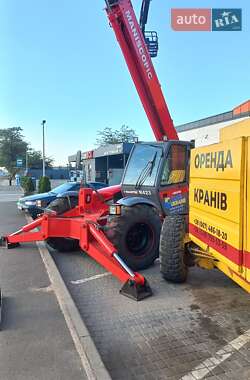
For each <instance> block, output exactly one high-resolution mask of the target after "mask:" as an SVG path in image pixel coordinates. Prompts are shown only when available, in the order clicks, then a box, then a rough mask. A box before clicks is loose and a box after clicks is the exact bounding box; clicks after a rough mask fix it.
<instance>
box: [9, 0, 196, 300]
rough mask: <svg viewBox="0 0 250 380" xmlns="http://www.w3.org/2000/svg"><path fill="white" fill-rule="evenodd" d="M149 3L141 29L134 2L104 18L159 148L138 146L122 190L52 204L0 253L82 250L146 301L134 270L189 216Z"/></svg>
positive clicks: (111, 7) (111, 3)
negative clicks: (22, 248)
mask: <svg viewBox="0 0 250 380" xmlns="http://www.w3.org/2000/svg"><path fill="white" fill-rule="evenodd" d="M149 3H150V0H144V1H143V3H142V8H141V17H140V25H139V23H138V22H137V19H136V16H135V13H134V10H133V7H132V4H131V1H130V0H106V12H107V15H108V19H109V22H110V25H111V27H112V28H113V30H114V32H115V35H116V38H117V40H118V43H119V45H120V47H121V50H122V53H123V55H124V58H125V60H126V63H127V66H128V69H129V71H130V74H131V77H132V79H133V81H134V84H135V87H136V89H137V92H138V94H139V97H140V99H141V102H142V104H143V107H144V109H145V112H146V114H147V117H148V120H149V123H150V125H151V128H152V130H153V132H154V135H155V137H156V140H157V142H150V143H138V144H135V146H134V148H133V150H132V152H131V154H130V157H129V160H128V163H127V166H126V169H125V172H124V176H123V180H122V184H121V185H119V186H113V187H109V188H104V189H101V190H99V191H95V190H92V189H89V188H84V187H83V188H81V190H80V192H79V196H76V195H72V196H67V197H62V198H59V199H57V200H56V201H54V202H52V203H51V205H50V207H49V209H47V210H45V213H44V214H43V215H42V216H41V217H39V218H38V219H37V220H35V221H33V222H32V223H30V224H27V225H25V226H24V227H22V228H21V229H20V230H18V231H16V232H14V233H12V234H10V235H7V236H4V237H3V238H2V245H5V246H6V247H7V248H13V247H16V246H18V245H19V243H24V242H33V241H38V240H44V241H46V242H47V243H48V244H49V245H50V246H51V247H53V248H55V249H57V250H59V251H65V250H72V249H79V247H80V249H81V250H82V251H84V252H85V253H87V254H88V255H89V256H91V257H92V258H93V259H95V260H96V261H97V262H98V263H99V264H101V265H102V266H103V267H105V268H106V269H107V270H108V271H109V272H111V273H112V274H113V275H114V276H116V277H117V278H118V279H119V280H120V281H121V282H122V283H123V286H122V289H121V293H122V294H124V295H126V296H128V297H130V298H133V299H135V300H137V301H138V300H141V299H143V298H145V297H148V296H150V295H151V294H152V291H151V289H150V286H149V284H148V283H147V281H146V279H145V278H144V277H143V276H142V275H141V274H139V273H137V272H134V270H140V269H143V268H146V267H148V266H149V265H151V264H152V263H153V262H154V260H155V259H156V258H157V257H158V255H159V240H160V231H161V224H162V220H163V218H164V217H165V216H166V215H168V214H181V215H183V214H184V215H185V214H186V213H187V207H188V202H187V198H188V178H187V173H188V168H187V165H188V164H187V163H188V161H189V160H188V157H189V152H190V143H188V142H180V141H178V136H177V133H176V130H175V128H174V125H173V122H172V119H171V117H170V114H169V111H168V107H167V104H166V102H165V99H164V96H163V93H162V90H161V86H160V83H159V81H158V78H157V75H156V72H155V70H154V67H153V64H152V61H151V56H152V57H155V56H156V55H157V51H158V38H157V33H156V32H146V31H145V25H146V22H147V15H148V9H149Z"/></svg>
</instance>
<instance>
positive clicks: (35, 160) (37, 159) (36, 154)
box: [28, 148, 54, 169]
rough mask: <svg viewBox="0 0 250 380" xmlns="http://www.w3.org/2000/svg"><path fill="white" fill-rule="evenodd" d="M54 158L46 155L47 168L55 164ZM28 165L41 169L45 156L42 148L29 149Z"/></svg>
mask: <svg viewBox="0 0 250 380" xmlns="http://www.w3.org/2000/svg"><path fill="white" fill-rule="evenodd" d="M53 162H54V160H53V158H51V157H45V166H46V168H51V167H52V166H53ZM28 167H29V168H32V169H41V168H42V167H43V156H42V152H41V151H40V150H34V149H32V148H29V150H28Z"/></svg>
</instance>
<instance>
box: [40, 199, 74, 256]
mask: <svg viewBox="0 0 250 380" xmlns="http://www.w3.org/2000/svg"><path fill="white" fill-rule="evenodd" d="M77 204H78V198H77V197H64V198H56V199H55V200H54V201H52V202H51V203H50V204H49V205H48V207H47V208H48V209H50V210H53V211H56V212H57V214H58V215H60V214H63V213H64V212H66V211H69V210H70V209H72V208H74V207H76V206H77ZM46 243H47V244H48V245H49V246H50V247H51V248H53V249H55V250H57V251H58V252H70V251H78V250H79V249H80V247H79V241H78V240H76V239H70V238H61V237H54V238H48V239H47V240H46Z"/></svg>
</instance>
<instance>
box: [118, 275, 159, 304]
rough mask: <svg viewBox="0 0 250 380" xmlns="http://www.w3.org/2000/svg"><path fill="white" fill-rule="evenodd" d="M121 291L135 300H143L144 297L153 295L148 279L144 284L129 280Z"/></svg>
mask: <svg viewBox="0 0 250 380" xmlns="http://www.w3.org/2000/svg"><path fill="white" fill-rule="evenodd" d="M120 293H121V294H123V295H124V296H126V297H129V298H132V299H133V300H135V301H141V300H143V299H144V298H147V297H150V296H152V294H153V293H152V290H151V288H150V286H149V284H148V282H147V280H146V279H145V281H144V284H137V283H136V282H135V281H133V280H128V281H127V282H125V284H124V285H123V287H122V288H121V290H120Z"/></svg>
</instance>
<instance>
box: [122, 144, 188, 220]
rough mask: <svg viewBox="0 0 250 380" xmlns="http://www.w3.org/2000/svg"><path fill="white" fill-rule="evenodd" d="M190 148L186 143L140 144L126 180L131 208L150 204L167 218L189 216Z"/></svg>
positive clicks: (134, 150) (130, 159) (126, 189)
mask: <svg viewBox="0 0 250 380" xmlns="http://www.w3.org/2000/svg"><path fill="white" fill-rule="evenodd" d="M190 149H191V143H190V142H183V141H167V142H157V143H154V142H152V143H136V144H135V145H134V147H133V149H132V151H131V154H130V156H129V160H128V162H127V165H126V169H125V172H124V175H123V179H122V194H123V196H124V197H125V198H127V197H129V198H130V199H129V200H128V202H129V203H130V205H132V204H136V203H138V202H139V203H143V202H145V201H146V202H149V203H151V204H152V205H155V207H156V208H157V209H158V210H159V211H160V213H162V214H163V215H164V216H165V215H169V214H186V213H187V210H188V180H189V178H188V176H189V157H190ZM146 202H145V203H146Z"/></svg>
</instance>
